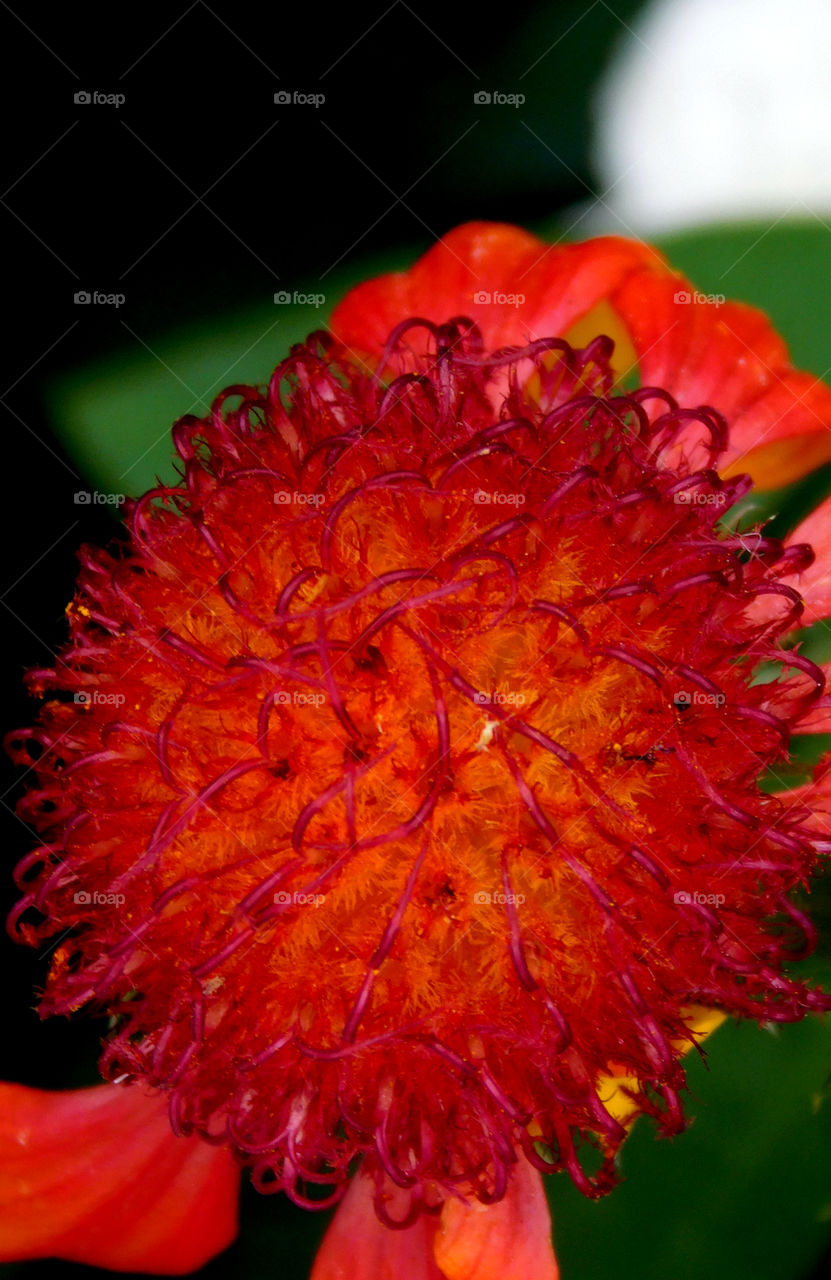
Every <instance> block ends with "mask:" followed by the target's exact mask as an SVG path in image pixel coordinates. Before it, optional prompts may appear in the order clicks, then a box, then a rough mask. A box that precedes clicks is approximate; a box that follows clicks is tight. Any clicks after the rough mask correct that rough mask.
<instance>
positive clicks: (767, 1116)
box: [546, 1019, 831, 1280]
mask: <svg viewBox="0 0 831 1280" xmlns="http://www.w3.org/2000/svg"><path fill="white" fill-rule="evenodd" d="M707 1060H708V1066H709V1068H710V1070H708V1069H707V1067H705V1065H704V1064H703V1063H702V1062H701V1061H700V1060H699V1059H697V1056H696V1055H690V1061H689V1084H690V1095H691V1096H690V1103H689V1106H688V1107H687V1111H688V1114H690V1115H692V1116H693V1117H694V1123H693V1125H692V1127H691V1128H690V1129H689V1130H688V1131H687V1132H686V1133H683V1134H681V1135H680V1136H679V1137H677V1138H673V1139H672V1140H670V1141H658V1140H657V1139H656V1138H655V1136H654V1127H653V1126H652V1125H651V1123H650V1121H649V1120H639V1121H638V1122H637V1124H636V1125H635V1128H634V1131H633V1133H632V1135H631V1137H630V1138H629V1139H628V1141H627V1143H626V1144H625V1146H624V1148H623V1153H622V1158H621V1159H622V1165H621V1172H622V1175H623V1178H624V1179H625V1180H624V1181H623V1183H622V1184H621V1185H620V1186H619V1187H617V1188H616V1189H615V1191H614V1192H613V1193H612V1194H611V1195H610V1196H609V1197H607V1198H606V1199H604V1200H601V1201H599V1202H592V1201H589V1200H586V1199H585V1198H584V1197H583V1196H581V1195H580V1193H579V1192H578V1191H576V1189H575V1188H574V1187H573V1185H572V1184H571V1182H570V1180H569V1179H568V1178H567V1176H566V1175H563V1174H558V1175H556V1176H554V1177H552V1178H547V1179H546V1183H547V1189H548V1193H549V1201H550V1204H551V1209H552V1215H553V1220H554V1242H555V1247H556V1251H557V1256H558V1258H559V1261H560V1265H561V1268H562V1273H563V1275H564V1276H566V1277H568V1276H572V1277H579V1280H609V1277H610V1276H621V1277H623V1276H627V1277H628V1276H632V1277H634V1276H637V1277H638V1280H668V1278H669V1277H672V1280H701V1277H702V1276H707V1277H709V1280H719V1278H720V1277H724V1278H725V1280H727V1277H729V1280H789V1278H790V1277H794V1278H795V1277H799V1276H804V1275H805V1274H806V1271H807V1270H808V1268H809V1267H810V1265H811V1264H812V1263H813V1262H814V1261H815V1260H816V1259H817V1257H818V1256H819V1255H820V1253H821V1252H822V1250H823V1249H824V1248H825V1247H826V1246H827V1245H828V1243H829V1241H830V1240H831V1165H830V1164H829V1160H828V1152H829V1150H831V1106H829V1105H828V1104H827V1102H824V1101H823V1100H824V1098H825V1092H826V1090H827V1082H828V1075H829V1070H831V1026H829V1025H827V1024H824V1023H823V1022H821V1021H820V1020H819V1019H809V1020H807V1021H806V1022H804V1023H800V1024H797V1025H792V1026H783V1027H777V1028H774V1029H773V1034H771V1032H770V1031H767V1030H763V1029H761V1028H759V1027H757V1026H753V1025H748V1024H744V1025H737V1024H734V1023H728V1024H725V1025H724V1026H723V1027H722V1028H721V1029H720V1030H719V1031H717V1032H716V1033H715V1034H714V1035H713V1036H712V1037H711V1038H710V1040H708V1041H707Z"/></svg>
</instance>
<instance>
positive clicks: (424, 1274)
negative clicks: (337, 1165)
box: [311, 1173, 472, 1280]
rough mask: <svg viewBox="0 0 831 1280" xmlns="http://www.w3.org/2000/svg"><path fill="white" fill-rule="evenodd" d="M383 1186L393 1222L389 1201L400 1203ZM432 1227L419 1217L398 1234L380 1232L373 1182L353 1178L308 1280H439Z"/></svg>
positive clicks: (431, 1221)
mask: <svg viewBox="0 0 831 1280" xmlns="http://www.w3.org/2000/svg"><path fill="white" fill-rule="evenodd" d="M389 1186H390V1201H391V1203H390V1204H389V1205H388V1211H389V1213H390V1216H391V1217H393V1218H395V1216H396V1210H397V1208H398V1206H396V1205H395V1204H394V1201H395V1200H396V1199H402V1197H401V1196H400V1194H399V1193H398V1192H397V1189H396V1188H395V1187H393V1185H392V1183H390V1184H389ZM404 1212H406V1209H405V1208H402V1210H401V1216H402V1217H403V1213H404ZM436 1225H437V1224H436V1221H435V1219H434V1218H431V1217H428V1216H426V1215H424V1214H422V1215H421V1216H420V1217H419V1218H418V1219H417V1220H416V1221H415V1222H414V1223H413V1225H412V1226H411V1227H407V1228H406V1229H405V1230H403V1231H396V1230H393V1229H392V1228H391V1227H386V1226H384V1224H383V1223H382V1222H381V1221H380V1220H379V1218H378V1215H377V1214H376V1212H375V1181H374V1179H372V1178H369V1177H367V1176H366V1175H365V1174H362V1173H358V1174H356V1176H355V1177H354V1178H353V1179H352V1182H351V1183H350V1186H349V1189H348V1191H347V1192H346V1195H345V1196H344V1198H343V1200H342V1201H341V1203H340V1205H339V1206H338V1211H337V1213H336V1214H335V1217H334V1219H333V1221H332V1224H331V1226H330V1227H329V1230H328V1231H327V1232H326V1235H325V1236H324V1238H323V1244H322V1245H321V1246H320V1249H319V1251H318V1255H317V1257H316V1258H315V1262H314V1266H313V1268H312V1275H311V1280H443V1277H442V1275H441V1272H440V1271H439V1269H438V1267H437V1266H436V1263H435V1260H434V1258H433V1238H434V1236H435V1234H436ZM471 1280H472V1278H471Z"/></svg>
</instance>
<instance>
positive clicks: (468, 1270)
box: [434, 1157, 560, 1280]
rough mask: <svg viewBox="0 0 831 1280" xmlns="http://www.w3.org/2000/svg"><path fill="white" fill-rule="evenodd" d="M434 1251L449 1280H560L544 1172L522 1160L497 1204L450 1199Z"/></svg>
mask: <svg viewBox="0 0 831 1280" xmlns="http://www.w3.org/2000/svg"><path fill="white" fill-rule="evenodd" d="M434 1247H435V1255H436V1262H437V1263H438V1265H439V1270H440V1271H441V1274H442V1275H443V1276H444V1277H445V1278H446V1280H557V1277H558V1276H559V1274H560V1273H559V1269H558V1267H557V1260H556V1258H555V1257H554V1250H553V1248H552V1246H551V1219H550V1217H549V1213H548V1204H547V1201H546V1198H545V1192H544V1191H543V1186H542V1176H541V1174H539V1173H538V1172H537V1170H536V1169H534V1168H532V1166H531V1165H530V1164H529V1163H528V1161H527V1160H524V1159H523V1158H522V1157H520V1159H519V1161H518V1163H517V1165H516V1167H515V1168H514V1169H513V1171H512V1173H511V1178H510V1181H509V1183H508V1191H507V1193H506V1195H505V1198H504V1199H503V1200H500V1201H499V1202H498V1203H497V1204H492V1205H483V1204H480V1203H479V1201H478V1200H476V1201H472V1202H471V1203H470V1204H467V1205H465V1204H462V1203H460V1201H458V1200H448V1201H446V1203H445V1205H444V1208H443V1209H442V1212H441V1222H440V1225H439V1230H438V1233H437V1235H436V1240H435V1246H434Z"/></svg>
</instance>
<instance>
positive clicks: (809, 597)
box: [788, 498, 831, 732]
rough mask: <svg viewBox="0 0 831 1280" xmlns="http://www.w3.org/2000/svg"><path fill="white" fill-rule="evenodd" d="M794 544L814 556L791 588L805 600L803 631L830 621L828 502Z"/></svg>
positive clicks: (830, 529)
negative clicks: (802, 544) (801, 544)
mask: <svg viewBox="0 0 831 1280" xmlns="http://www.w3.org/2000/svg"><path fill="white" fill-rule="evenodd" d="M798 542H810V544H811V546H812V547H813V548H814V551H815V553H816V560H815V561H814V563H813V564H812V565H810V566H809V567H808V568H807V569H806V570H805V571H804V572H803V573H800V574H798V575H797V576H796V577H794V579H793V585H794V586H795V587H796V588H797V590H798V591H800V592H801V593H802V595H803V597H804V599H805V612H804V614H803V615H802V618H801V619H800V622H801V625H802V626H806V627H807V626H810V625H811V623H813V622H819V621H820V619H822V618H828V617H831V498H826V499H825V501H824V502H823V503H821V504H820V506H818V507H817V509H816V511H813V512H812V513H811V515H809V516H808V518H807V519H806V520H803V521H802V524H800V525H797V527H796V529H794V531H793V533H792V534H791V536H790V538H788V543H789V545H793V544H794V543H798ZM814 732H816V730H814Z"/></svg>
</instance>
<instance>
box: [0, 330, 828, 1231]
mask: <svg viewBox="0 0 831 1280" xmlns="http://www.w3.org/2000/svg"><path fill="white" fill-rule="evenodd" d="M414 324H419V325H422V327H423V325H424V322H418V321H411V322H407V323H406V324H405V325H401V326H399V327H398V329H397V330H396V331H395V332H394V333H393V335H392V336H391V339H390V344H389V347H388V351H387V354H386V356H385V360H384V364H383V365H382V367H381V370H379V371H375V372H374V373H373V372H371V371H368V370H366V369H362V368H359V367H357V366H356V365H355V364H354V363H352V362H351V360H350V358H349V355H348V353H347V352H345V351H342V350H340V349H339V348H338V347H337V345H336V344H335V343H334V342H333V341H332V340H331V339H329V338H327V337H325V336H316V337H315V338H313V339H310V341H309V342H308V343H307V344H305V345H304V346H301V347H298V348H295V349H294V351H293V352H292V354H291V356H290V357H289V359H288V360H286V361H285V362H284V364H282V365H281V366H280V367H279V369H278V370H277V371H276V373H275V375H274V377H273V378H272V381H271V384H270V386H269V389H268V392H267V393H266V394H261V393H259V392H257V391H256V390H254V389H253V388H249V387H235V388H230V389H229V391H227V392H226V393H224V395H223V396H221V397H220V398H219V399H218V400H217V402H216V403H215V405H214V406H213V408H212V412H211V414H210V416H209V417H208V418H206V419H205V420H197V419H193V418H188V419H183V420H182V421H181V422H180V423H179V424H177V427H176V428H175V431H174V440H175V443H176V448H177V451H178V455H179V458H180V460H181V466H182V483H181V485H180V486H178V487H176V488H164V487H163V488H160V489H158V490H155V491H154V492H153V493H151V494H147V495H145V497H143V498H141V499H140V500H138V501H137V502H135V503H133V504H132V505H131V507H130V510H129V518H128V530H129V537H128V541H127V543H126V544H125V545H123V546H121V547H119V548H117V549H116V550H114V551H110V552H104V551H96V550H90V549H86V550H85V551H84V552H83V555H82V572H81V578H80V585H79V591H78V595H77V597H76V600H75V601H74V602H73V604H72V605H71V606H70V609H69V618H70V627H71V640H70V643H69V645H68V647H67V648H66V649H65V650H64V652H63V653H62V655H61V658H60V662H59V664H58V666H57V667H56V669H55V671H54V672H46V671H38V672H36V673H34V674H33V678H32V683H33V685H34V686H35V687H36V688H37V690H38V691H39V692H43V693H44V695H45V697H46V702H45V705H44V708H43V711H42V713H41V720H40V725H39V728H38V729H37V730H36V731H34V733H31V732H30V733H29V734H28V735H13V738H14V742H15V743H17V744H18V745H17V748H16V749H17V750H18V752H19V753H20V754H21V756H22V757H23V758H25V760H26V762H27V763H28V764H30V765H31V767H32V768H33V770H34V772H35V774H36V776H37V779H38V786H37V787H36V788H35V789H33V790H32V791H31V792H30V793H29V795H28V797H27V798H26V799H25V801H24V802H23V806H22V809H21V813H22V815H23V816H24V817H26V818H27V820H29V821H31V822H33V823H34V825H35V826H36V827H37V829H38V830H39V832H40V833H41V835H42V837H43V839H44V842H45V843H44V845H43V847H41V848H40V849H39V850H38V851H36V852H35V854H33V855H31V856H30V858H29V859H27V860H26V861H25V862H24V863H23V864H21V867H20V869H19V873H18V874H19V877H20V883H21V887H22V888H23V889H24V891H25V892H24V897H23V899H22V901H21V903H20V904H19V908H18V910H17V911H16V912H15V913H14V920H13V924H14V928H15V929H16V931H17V932H18V933H19V934H20V935H21V936H22V937H23V938H24V939H25V940H27V941H36V940H38V939H41V938H43V937H45V936H51V935H54V934H56V933H57V932H59V931H61V930H66V929H67V928H71V929H72V930H73V935H72V940H71V942H64V943H62V944H61V946H60V947H59V949H58V951H57V952H56V956H55V961H54V964H53V967H52V971H51V974H50V978H49V982H48V986H47V990H46V994H45V997H44V1001H43V1006H42V1008H43V1011H44V1012H47V1013H52V1012H68V1011H70V1010H74V1009H76V1008H78V1007H80V1006H81V1005H83V1004H86V1003H87V1002H89V1001H92V1002H94V1004H95V1006H97V1007H106V1008H108V1009H110V1011H111V1012H112V1013H113V1014H114V1015H115V1018H116V1025H115V1029H114V1031H113V1032H112V1034H111V1036H110V1038H109V1040H108V1043H107V1046H106V1048H105V1053H104V1065H105V1069H106V1071H107V1072H108V1073H110V1074H112V1075H114V1074H122V1073H124V1072H127V1073H130V1074H135V1075H142V1076H146V1077H147V1078H149V1079H150V1080H151V1081H152V1082H153V1083H155V1084H157V1085H158V1086H160V1087H162V1088H165V1089H167V1090H169V1091H170V1095H171V1114H172V1116H173V1118H174V1121H175V1123H176V1125H177V1126H178V1127H179V1128H181V1129H183V1130H190V1129H192V1128H196V1129H198V1130H199V1131H201V1132H204V1133H207V1134H209V1135H211V1136H212V1137H213V1138H214V1139H215V1140H227V1141H229V1142H231V1143H233V1144H234V1145H235V1146H236V1147H238V1148H239V1149H240V1150H241V1151H242V1152H244V1153H246V1154H247V1155H248V1157H249V1158H250V1159H251V1161H252V1163H253V1164H254V1169H255V1175H254V1176H255V1181H256V1182H257V1184H258V1185H260V1186H261V1188H262V1189H264V1190H265V1189H276V1190H285V1191H287V1192H288V1193H289V1194H290V1195H292V1196H294V1198H295V1199H297V1200H298V1201H299V1202H300V1203H307V1202H311V1201H314V1203H319V1201H318V1199H317V1198H316V1197H315V1196H313V1195H311V1194H310V1192H309V1191H308V1189H304V1188H306V1184H310V1185H315V1184H318V1183H320V1184H334V1187H335V1190H334V1193H333V1194H334V1195H335V1196H337V1195H339V1194H340V1191H341V1189H342V1185H343V1182H344V1180H345V1178H346V1176H347V1173H348V1171H349V1169H350V1167H351V1162H352V1161H353V1160H354V1157H355V1156H357V1155H361V1154H363V1155H365V1156H367V1157H368V1159H369V1167H370V1168H373V1167H374V1168H375V1169H376V1170H377V1172H378V1175H379V1178H380V1177H381V1176H382V1174H386V1175H387V1176H389V1177H391V1178H393V1180H394V1181H395V1182H397V1183H398V1185H400V1186H402V1187H407V1188H410V1189H411V1192H412V1206H413V1208H412V1212H416V1211H417V1210H418V1208H419V1207H420V1206H422V1205H423V1204H424V1203H425V1201H429V1199H430V1196H431V1194H432V1192H431V1191H430V1187H431V1186H432V1185H433V1184H438V1185H439V1186H442V1187H444V1188H454V1187H456V1188H472V1189H473V1191H474V1193H475V1194H478V1195H479V1197H480V1198H481V1199H482V1200H485V1201H487V1200H492V1199H496V1198H499V1197H500V1196H501V1195H502V1194H503V1193H504V1189H505V1186H506V1179H507V1178H508V1176H509V1173H510V1168H511V1165H512V1163H513V1162H514V1160H515V1158H516V1157H515V1150H516V1147H517V1146H518V1145H519V1146H522V1147H523V1148H524V1150H525V1152H526V1154H527V1155H528V1157H529V1158H530V1159H532V1160H533V1161H535V1162H536V1163H537V1164H539V1166H540V1167H542V1168H545V1169H552V1168H558V1167H566V1168H568V1170H569V1172H570V1173H571V1174H572V1176H573V1177H574V1179H575V1181H576V1182H577V1183H578V1185H579V1186H580V1187H581V1188H582V1189H583V1190H584V1191H586V1192H587V1193H589V1194H596V1193H597V1192H600V1191H603V1190H605V1189H607V1188H608V1186H609V1185H610V1184H611V1181H612V1180H613V1177H614V1170H613V1158H614V1153H615V1151H616V1150H617V1148H618V1146H619V1144H620V1142H621V1140H622V1138H623V1136H624V1133H625V1131H624V1129H623V1127H622V1126H621V1124H620V1123H619V1122H618V1121H617V1120H616V1119H615V1118H614V1117H613V1116H612V1115H611V1114H609V1112H608V1111H607V1110H606V1109H605V1107H604V1106H603V1104H602V1103H601V1102H600V1099H599V1097H598V1092H597V1090H598V1087H599V1084H600V1082H601V1081H603V1080H605V1079H607V1078H608V1077H609V1076H622V1077H626V1079H627V1080H628V1081H629V1087H630V1090H631V1094H632V1100H633V1104H634V1105H635V1106H636V1107H637V1108H639V1109H640V1110H643V1111H647V1112H649V1113H651V1114H653V1115H654V1116H655V1117H656V1118H657V1120H658V1121H659V1123H660V1124H661V1125H662V1126H663V1127H664V1128H665V1129H666V1130H673V1129H677V1128H678V1127H680V1126H681V1125H682V1123H683V1117H682V1113H681V1109H680V1104H679V1096H678V1095H679V1091H680V1090H681V1088H682V1087H683V1083H684V1073H683V1069H682V1067H681V1064H680V1059H681V1056H682V1053H683V1049H684V1048H685V1047H686V1046H688V1045H689V1043H690V1042H691V1034H690V1032H689V1029H688V1025H687V1010H688V1008H689V1006H690V1005H692V1004H705V1005H712V1006H714V1007H717V1008H721V1009H724V1010H727V1011H733V1012H736V1013H741V1014H745V1015H749V1016H752V1017H756V1018H759V1019H766V1020H770V1019H779V1020H787V1019H792V1018H797V1017H800V1016H801V1015H802V1014H803V1013H805V1012H806V1011H808V1010H811V1009H819V1008H827V1007H829V1004H830V1003H831V1002H829V1000H827V999H826V998H825V997H824V996H822V995H821V994H820V993H817V992H815V991H811V990H808V989H807V988H805V987H804V986H803V985H801V984H799V983H797V982H794V981H791V980H790V979H786V978H785V977H784V976H783V974H782V968H783V964H784V962H785V961H786V960H787V959H789V958H790V957H791V956H792V955H793V954H795V945H794V944H795V940H797V941H800V940H803V938H804V935H805V933H806V929H807V927H808V926H807V924H806V921H805V920H804V917H802V916H801V914H800V913H798V912H797V911H796V909H795V908H793V907H792V906H791V904H790V903H789V901H788V899H787V898H786V896H785V895H786V894H787V893H788V892H789V891H790V890H792V889H793V888H794V887H796V886H798V885H802V884H804V883H805V882H806V880H807V877H808V876H809V873H810V871H811V870H812V868H813V866H814V864H815V862H816V858H817V850H818V845H817V840H816V839H815V837H814V835H813V834H812V832H811V830H810V824H808V825H807V826H806V825H801V824H800V821H799V820H798V819H799V815H798V814H797V813H795V812H794V811H793V810H789V809H787V808H786V807H784V806H783V805H782V803H781V802H780V801H779V800H778V799H776V798H775V797H772V796H769V795H765V794H763V793H762V792H761V791H760V790H759V788H758V778H759V775H760V773H761V772H762V771H763V770H764V769H765V768H767V767H771V766H775V764H776V762H777V761H781V760H783V759H785V757H786V755H787V748H788V743H789V740H790V733H791V729H792V726H793V725H794V724H795V723H797V721H798V719H799V717H800V716H801V715H802V714H804V712H805V710H806V708H807V707H808V706H810V704H811V702H812V701H813V700H815V699H816V698H817V697H818V695H819V693H820V692H821V691H822V675H821V673H820V672H819V671H818V670H817V669H816V668H815V667H813V666H812V665H811V664H810V663H807V662H806V661H805V660H804V659H800V658H799V656H798V655H789V656H788V669H787V671H786V672H784V673H783V676H782V677H781V678H780V679H779V680H777V681H775V682H773V683H768V684H762V683H755V682H754V675H755V673H756V671H757V668H758V665H759V663H760V662H761V661H763V660H766V659H771V658H774V659H775V658H777V657H778V658H780V659H781V657H782V654H781V651H780V650H778V649H777V647H776V642H777V639H778V637H779V636H781V635H782V634H783V633H784V632H785V631H786V630H787V629H788V628H790V627H791V626H792V625H793V622H794V620H795V619H796V618H797V617H798V616H799V613H800V611H801V607H802V606H801V600H800V598H799V596H798V594H797V593H796V592H795V591H794V590H793V589H792V588H790V587H788V586H785V585H783V584H782V583H781V582H780V581H779V578H780V577H781V576H783V575H784V574H786V573H793V572H794V571H795V569H796V568H798V567H799V566H800V565H805V564H807V563H809V562H810V554H811V553H810V551H809V550H808V549H806V548H791V549H790V550H789V551H787V552H785V551H784V550H783V548H782V546H781V545H780V544H779V543H778V542H776V541H775V540H772V539H769V538H765V537H763V536H761V535H760V534H756V535H744V536H743V537H741V538H736V537H730V536H728V535H727V534H726V533H725V532H723V531H722V530H721V528H720V527H719V524H718V522H719V520H720V518H721V517H722V516H723V515H724V513H725V511H726V510H727V508H728V507H729V505H730V504H731V503H732V502H733V501H734V500H735V499H736V498H737V497H738V496H740V495H741V494H742V493H743V492H745V490H746V488H747V483H746V482H744V481H742V480H736V481H731V482H729V483H723V482H722V481H721V480H720V479H719V478H718V475H717V474H716V471H715V469H714V468H715V467H716V466H717V463H718V457H719V453H720V451H721V448H722V447H723V443H724V439H725V428H724V424H723V422H722V420H721V419H720V418H719V415H718V414H716V413H715V412H714V411H713V410H712V409H707V408H701V409H688V408H679V407H678V406H677V405H676V404H675V402H674V401H673V400H672V398H671V397H670V396H668V395H667V394H666V393H664V392H662V391H660V390H658V389H655V388H644V389H641V390H640V391H637V392H633V393H632V394H629V395H623V394H617V393H614V392H613V390H612V374H611V370H610V367H609V355H610V350H611V344H610V343H609V341H608V339H603V338H601V339H598V340H596V341H595V342H594V343H592V344H591V346H590V347H588V348H586V349H585V350H584V351H577V352H575V351H572V350H571V348H569V347H568V345H567V344H565V343H563V342H562V341H559V340H556V339H551V340H545V341H540V342H535V343H533V344H531V345H529V346H528V347H526V348H524V349H523V350H521V351H518V350H510V351H503V352H497V353H486V352H484V351H483V349H482V343H481V340H480V337H479V334H478V332H477V330H476V329H475V327H472V326H470V324H469V323H468V322H462V321H459V322H454V323H452V324H450V325H447V326H442V327H434V326H427V328H428V329H429V330H430V332H431V334H432V338H433V341H434V347H435V351H434V354H433V356H432V357H431V358H429V359H420V358H417V357H415V356H412V355H408V354H407V352H406V348H405V347H404V345H403V344H404V343H405V339H406V335H407V333H408V332H409V331H410V330H411V328H412V326H413V325H414ZM769 596H773V597H776V598H777V599H778V600H779V601H780V605H781V607H780V608H779V612H778V614H776V613H775V611H774V614H775V616H774V618H773V620H771V610H770V609H769V608H768V609H765V610H764V613H762V612H761V611H760V609H759V601H760V600H762V599H765V598H766V597H769ZM79 695H80V696H81V699H82V700H81V701H80V702H78V701H72V700H69V699H70V698H73V697H74V698H77V697H78V696H79ZM32 742H34V743H37V744H39V746H40V748H41V749H42V754H41V756H40V758H39V759H37V760H36V761H34V762H33V761H32V758H31V754H32V747H31V745H30V744H31V743H32ZM30 909H34V911H35V912H36V913H37V912H39V913H41V915H40V917H38V919H37V921H36V922H35V923H28V922H27V913H28V912H29V911H30ZM782 913H784V922H782V923H780V924H778V925H774V924H773V923H772V918H773V917H774V916H776V915H778V916H779V918H780V921H782V919H783V917H782ZM532 1134H533V1137H532V1136H531V1135H532ZM585 1135H596V1138H597V1141H598V1142H599V1145H600V1147H601V1149H602V1153H603V1161H602V1164H601V1167H600V1170H599V1172H596V1173H595V1174H594V1175H593V1176H592V1177H590V1176H589V1175H588V1174H586V1173H585V1172H584V1171H583V1169H582V1168H581V1166H580V1164H579V1162H578V1159H577V1155H576V1153H575V1140H576V1139H577V1138H579V1137H583V1136H585Z"/></svg>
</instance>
